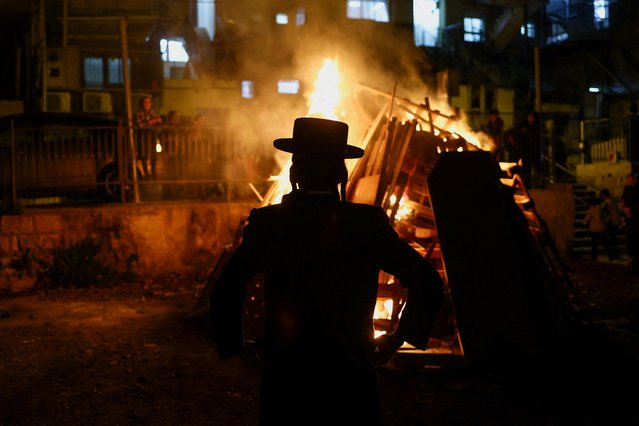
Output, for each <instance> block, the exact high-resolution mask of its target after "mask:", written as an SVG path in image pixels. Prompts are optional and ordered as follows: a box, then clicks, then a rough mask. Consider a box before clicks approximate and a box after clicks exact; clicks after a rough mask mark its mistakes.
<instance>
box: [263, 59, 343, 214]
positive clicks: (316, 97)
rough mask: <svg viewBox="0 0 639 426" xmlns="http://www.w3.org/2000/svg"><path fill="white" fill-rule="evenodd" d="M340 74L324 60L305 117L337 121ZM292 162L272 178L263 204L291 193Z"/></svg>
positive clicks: (332, 64)
mask: <svg viewBox="0 0 639 426" xmlns="http://www.w3.org/2000/svg"><path fill="white" fill-rule="evenodd" d="M339 82H340V73H339V69H338V67H337V62H336V61H335V60H333V59H329V58H326V59H324V62H323V65H322V67H321V68H320V70H319V71H318V72H317V78H316V79H315V83H314V84H313V93H311V94H310V95H309V109H308V113H307V114H306V116H307V117H316V118H327V119H330V120H337V119H338V118H337V113H338V109H339V103H340V101H341V95H340V91H339ZM291 164H292V160H288V161H287V162H286V164H285V165H284V167H282V171H281V172H280V174H279V175H277V176H272V177H271V180H273V181H275V182H276V183H275V185H274V186H273V188H272V193H271V191H269V194H267V195H268V196H267V198H266V199H265V203H268V204H279V203H280V202H281V201H282V197H283V196H284V194H287V193H288V192H290V191H291V184H290V183H289V180H288V173H289V169H290V168H291Z"/></svg>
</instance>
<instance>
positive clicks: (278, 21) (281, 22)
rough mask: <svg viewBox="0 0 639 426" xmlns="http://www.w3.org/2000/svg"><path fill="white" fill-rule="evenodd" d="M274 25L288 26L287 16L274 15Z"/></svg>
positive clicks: (284, 14)
mask: <svg viewBox="0 0 639 426" xmlns="http://www.w3.org/2000/svg"><path fill="white" fill-rule="evenodd" d="M275 23H276V24H277V25H288V15H287V14H286V13H278V14H277V15H275Z"/></svg>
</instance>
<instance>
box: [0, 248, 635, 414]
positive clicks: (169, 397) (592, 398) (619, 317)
mask: <svg viewBox="0 0 639 426" xmlns="http://www.w3.org/2000/svg"><path fill="white" fill-rule="evenodd" d="M569 266H570V270H571V278H572V282H573V283H574V285H575V287H576V288H577V290H578V293H579V296H580V300H581V303H582V304H583V306H584V309H585V311H586V314H587V315H586V318H587V319H588V324H587V325H584V326H581V327H579V332H578V333H577V335H576V336H575V337H574V338H573V339H571V340H570V341H569V342H567V343H566V345H565V346H564V347H562V348H559V349H557V350H555V351H551V352H549V353H548V354H545V355H543V356H539V357H535V358H531V359H529V360H519V361H518V362H515V363H511V364H509V365H505V364H500V365H492V366H488V365H483V366H481V365H480V366H477V365H476V366H473V365H471V366H457V367H448V368H423V369H418V370H407V369H402V368H393V367H392V366H391V367H389V368H385V369H382V370H380V371H379V383H380V392H381V397H382V402H383V409H384V416H385V419H386V423H387V424H388V425H421V424H429V425H433V424H434V425H454V424H464V425H467V424H469V425H472V424H477V425H488V424H509V425H511V424H522V425H573V424H579V425H595V424H639V410H638V408H637V406H638V404H637V401H639V398H638V396H639V394H638V392H637V387H636V383H637V378H638V377H639V371H638V370H639V362H638V361H639V309H638V303H637V302H638V301H639V276H636V275H631V274H628V273H627V272H626V270H625V267H624V265H622V264H620V263H606V262H592V261H586V260H579V259H575V260H573V261H571V262H570V264H569ZM202 287H203V281H201V280H197V279H185V278H184V277H177V276H173V277H166V278H165V279H162V280H156V281H146V282H137V283H132V284H122V285H118V286H116V287H113V288H105V289H67V290H55V291H51V290H49V291H32V292H29V293H26V294H20V295H5V296H3V297H1V298H0V425H34V424H82V425H84V424H92V425H102V424H104V425H107V424H108V425H138V424H149V425H150V424H153V425H183V424H189V425H253V424H256V412H257V383H258V376H259V370H258V366H257V365H256V364H253V363H247V362H244V361H241V360H233V361H229V362H225V363H222V362H220V361H218V360H217V359H216V356H215V350H214V344H213V342H212V341H211V339H210V335H209V330H208V327H207V325H206V323H205V322H204V321H201V320H188V321H187V320H184V317H185V315H186V314H187V313H188V312H189V311H190V309H191V307H192V306H193V305H194V303H195V301H196V300H197V297H198V295H199V294H200V292H201V289H202ZM336 386H339V384H336ZM628 386H630V388H628ZM336 424H339V423H338V422H336Z"/></svg>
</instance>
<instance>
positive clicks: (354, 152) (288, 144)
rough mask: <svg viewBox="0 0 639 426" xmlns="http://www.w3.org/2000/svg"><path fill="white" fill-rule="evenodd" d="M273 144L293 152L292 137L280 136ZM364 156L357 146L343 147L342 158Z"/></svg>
mask: <svg viewBox="0 0 639 426" xmlns="http://www.w3.org/2000/svg"><path fill="white" fill-rule="evenodd" d="M273 146H274V147H275V148H277V149H279V150H280V151H284V152H290V153H291V154H295V149H294V146H295V144H294V143H293V138H280V139H275V140H274V141H273ZM363 156H364V150H363V149H362V148H359V147H357V146H353V145H346V147H345V148H344V159H353V158H362V157H363Z"/></svg>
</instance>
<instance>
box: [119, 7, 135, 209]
mask: <svg viewBox="0 0 639 426" xmlns="http://www.w3.org/2000/svg"><path fill="white" fill-rule="evenodd" d="M120 42H121V44H122V78H123V79H124V99H125V103H126V124H127V136H128V137H127V139H128V141H129V150H130V152H131V168H132V176H133V200H134V201H135V202H136V203H139V202H140V190H139V187H138V173H137V158H138V156H137V153H136V149H135V141H134V138H133V111H132V109H131V77H130V75H129V46H128V41H127V33H126V19H125V18H124V17H121V18H120ZM122 160H123V159H120V164H122ZM120 169H122V167H121V166H120ZM120 172H121V173H120V182H121V185H122V187H124V183H125V181H126V179H125V176H126V171H124V170H120ZM122 172H123V173H122Z"/></svg>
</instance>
